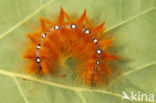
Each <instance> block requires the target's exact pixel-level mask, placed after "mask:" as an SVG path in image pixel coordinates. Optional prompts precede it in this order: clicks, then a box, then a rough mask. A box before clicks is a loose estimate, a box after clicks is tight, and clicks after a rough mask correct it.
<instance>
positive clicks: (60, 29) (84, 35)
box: [23, 8, 118, 86]
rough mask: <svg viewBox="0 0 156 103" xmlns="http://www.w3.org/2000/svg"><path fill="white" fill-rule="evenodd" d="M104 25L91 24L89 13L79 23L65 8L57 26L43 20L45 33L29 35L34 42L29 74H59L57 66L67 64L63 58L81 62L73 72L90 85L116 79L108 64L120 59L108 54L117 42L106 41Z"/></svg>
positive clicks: (32, 43) (29, 51)
mask: <svg viewBox="0 0 156 103" xmlns="http://www.w3.org/2000/svg"><path fill="white" fill-rule="evenodd" d="M65 19H66V21H65ZM104 24H105V21H104V22H103V23H102V24H100V25H98V26H95V25H94V24H91V22H90V20H89V19H88V17H87V15H86V10H84V12H83V14H82V15H81V16H80V17H79V18H78V19H76V20H75V19H73V18H71V17H70V16H69V15H68V14H67V13H66V12H65V11H64V9H63V8H61V9H60V13H59V16H58V20H57V21H55V22H52V21H50V20H47V19H45V18H40V28H41V29H40V30H39V31H37V32H35V33H28V34H27V37H28V38H29V39H30V41H31V42H30V47H29V49H27V50H26V52H25V53H24V56H23V57H24V58H26V59H28V60H29V61H30V62H29V65H30V66H29V70H28V72H29V74H34V73H36V71H40V72H42V73H43V74H47V73H53V72H55V71H56V70H57V65H59V64H60V63H62V61H63V60H62V55H63V57H64V58H69V57H71V58H74V59H76V60H77V61H78V62H77V65H76V67H75V69H74V70H73V71H74V72H76V73H78V74H77V79H78V80H80V81H82V82H84V83H85V84H86V85H94V86H98V85H101V84H102V83H103V82H105V80H106V78H111V75H112V70H111V68H110V66H109V65H108V64H107V62H108V61H111V60H115V59H118V57H117V56H114V55H112V54H111V53H108V52H107V48H108V47H110V46H111V44H112V42H113V40H114V39H113V38H112V39H108V40H107V39H105V38H103V32H104V31H105V28H104V27H103V26H104ZM47 25H49V26H47Z"/></svg>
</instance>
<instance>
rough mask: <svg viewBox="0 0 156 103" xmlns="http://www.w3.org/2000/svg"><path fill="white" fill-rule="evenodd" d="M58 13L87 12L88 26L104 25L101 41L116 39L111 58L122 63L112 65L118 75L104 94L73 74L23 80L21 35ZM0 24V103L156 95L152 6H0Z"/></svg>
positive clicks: (122, 2) (131, 2) (108, 1)
mask: <svg viewBox="0 0 156 103" xmlns="http://www.w3.org/2000/svg"><path fill="white" fill-rule="evenodd" d="M60 7H63V8H64V9H65V11H67V12H69V14H71V15H72V16H76V15H77V16H80V15H81V14H82V12H83V10H84V9H85V8H86V10H87V14H88V17H89V18H90V19H91V20H93V21H95V22H97V23H98V24H99V23H101V22H102V21H104V20H105V21H106V27H107V30H106V32H105V35H107V33H114V36H115V38H116V40H115V43H114V44H115V45H114V52H115V53H116V54H118V55H120V56H121V59H123V61H117V62H116V63H114V65H118V69H119V72H120V73H116V72H117V71H115V70H116V69H117V68H113V69H114V71H115V72H114V75H113V76H114V77H113V79H112V82H111V83H110V84H109V85H108V87H107V88H106V89H102V88H95V89H91V88H86V87H80V86H78V85H77V83H76V82H75V79H74V78H75V77H73V75H72V72H71V71H72V70H68V71H66V69H65V70H64V71H63V72H67V73H68V74H69V75H67V77H65V78H61V77H59V76H53V75H47V76H38V75H34V76H30V75H27V74H26V72H25V70H24V64H25V61H24V60H23V59H22V58H21V56H22V54H23V52H24V51H25V49H26V47H25V45H24V43H25V42H28V40H27V38H26V36H25V34H26V33H27V32H31V29H30V28H31V27H30V25H31V26H34V27H39V25H38V24H39V21H38V17H45V18H48V19H51V16H52V19H55V18H56V17H57V15H58V12H59V10H60ZM0 20H1V21H0V27H1V28H0V81H1V84H0V91H1V92H0V102H1V103H24V102H25V103H121V102H122V100H121V97H122V95H123V94H122V93H123V91H124V92H126V93H127V94H130V93H131V91H133V92H135V93H138V92H141V93H146V94H154V95H156V88H155V87H156V82H155V80H156V79H155V78H156V75H155V73H156V69H155V68H156V55H155V53H156V46H155V44H156V23H155V20H156V1H155V0H94V1H93V0H52V1H51V0H20V1H19V0H1V3H0ZM69 64H70V63H69ZM69 68H71V69H72V68H73V67H72V65H69ZM115 74H118V75H117V76H115ZM126 102H135V101H126V100H124V103H126ZM144 102H145V101H144Z"/></svg>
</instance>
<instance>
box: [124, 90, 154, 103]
mask: <svg viewBox="0 0 156 103" xmlns="http://www.w3.org/2000/svg"><path fill="white" fill-rule="evenodd" d="M122 93H123V96H122V98H121V100H124V99H126V100H129V101H140V102H142V101H148V102H154V94H146V93H141V92H137V93H135V92H133V91H131V93H130V94H129V95H128V94H127V93H126V92H125V91H123V92H122Z"/></svg>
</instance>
